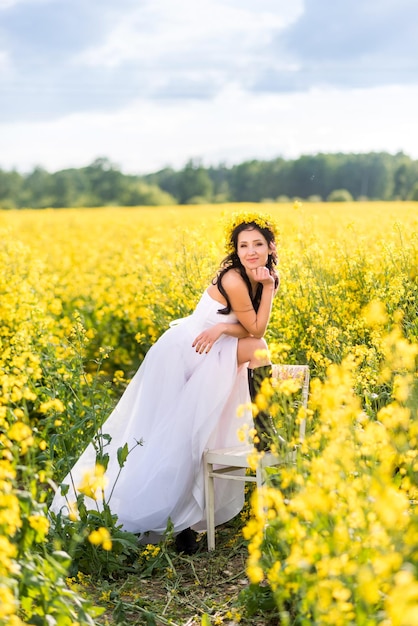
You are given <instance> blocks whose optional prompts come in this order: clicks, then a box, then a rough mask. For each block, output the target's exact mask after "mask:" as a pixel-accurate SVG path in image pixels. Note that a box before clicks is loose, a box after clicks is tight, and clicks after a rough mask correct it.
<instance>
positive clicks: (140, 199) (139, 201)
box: [120, 180, 177, 206]
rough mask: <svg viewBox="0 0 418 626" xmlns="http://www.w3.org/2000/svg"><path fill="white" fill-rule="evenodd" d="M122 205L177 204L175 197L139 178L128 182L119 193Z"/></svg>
mask: <svg viewBox="0 0 418 626" xmlns="http://www.w3.org/2000/svg"><path fill="white" fill-rule="evenodd" d="M120 204H121V205H123V206H169V205H172V204H177V201H176V199H175V198H174V197H173V196H172V195H171V194H169V193H167V192H166V191H163V190H162V189H160V188H159V187H158V186H157V185H149V184H147V183H145V182H143V181H140V180H133V181H131V182H130V183H128V184H127V185H126V187H125V189H124V190H123V192H122V193H121V196H120Z"/></svg>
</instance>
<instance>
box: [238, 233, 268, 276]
mask: <svg viewBox="0 0 418 626" xmlns="http://www.w3.org/2000/svg"><path fill="white" fill-rule="evenodd" d="M269 252H270V249H269V244H268V242H267V239H266V238H265V237H264V235H262V234H261V233H260V231H259V230H257V229H256V228H252V229H249V230H242V231H241V232H240V233H239V235H238V240H237V254H238V257H239V260H240V261H241V263H242V265H243V266H244V268H245V270H246V271H247V273H248V272H249V270H253V269H255V268H257V267H264V266H265V265H267V260H268V255H269Z"/></svg>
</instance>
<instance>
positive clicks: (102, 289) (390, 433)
mask: <svg viewBox="0 0 418 626" xmlns="http://www.w3.org/2000/svg"><path fill="white" fill-rule="evenodd" d="M243 208H244V209H248V211H249V212H255V211H257V212H258V208H260V209H261V212H263V211H264V210H266V211H267V213H268V214H270V215H271V216H272V217H273V219H274V220H275V221H277V223H278V225H279V237H278V252H279V269H280V274H281V287H280V291H279V295H278V297H277V298H276V300H275V302H274V307H273V312H272V318H271V323H270V326H269V330H268V335H267V339H268V341H269V345H270V348H271V353H272V356H273V359H274V360H275V361H281V362H289V363H308V364H309V366H310V369H311V375H312V377H313V378H316V380H314V381H313V383H312V387H311V406H310V409H309V411H308V412H307V413H306V414H303V415H302V414H298V412H297V410H296V411H293V413H292V415H293V417H292V420H290V421H289V420H287V421H286V419H285V416H286V415H287V414H288V412H289V409H290V408H292V407H293V397H294V393H295V391H294V389H293V388H291V386H289V385H290V383H285V384H283V386H282V387H281V389H274V390H273V391H274V393H273V395H272V396H270V400H271V398H273V399H274V398H276V399H277V398H278V397H280V398H281V400H280V402H278V401H276V402H273V407H272V408H273V409H274V411H273V413H274V416H275V418H276V419H277V421H278V424H279V426H280V428H281V430H280V432H281V433H283V434H285V435H286V437H288V441H289V446H290V447H291V449H292V450H293V448H294V447H295V446H297V450H298V453H297V459H296V460H297V464H296V465H295V466H293V465H287V466H284V467H283V468H281V470H280V472H279V473H276V472H274V473H272V474H271V476H270V479H271V480H270V486H269V488H268V489H267V490H266V493H264V494H262V499H261V500H260V502H259V503H258V504H257V501H256V500H254V508H253V514H252V516H251V517H250V520H249V522H248V525H247V526H246V531H245V533H246V537H247V539H248V541H249V563H248V574H249V576H250V579H251V580H252V581H253V583H254V584H255V583H258V582H259V581H267V583H268V584H269V585H270V587H271V589H272V592H273V594H274V598H275V601H276V604H277V606H278V607H279V608H280V611H281V614H282V622H283V623H284V624H285V623H286V620H287V623H289V624H290V623H292V624H302V623H311V622H314V623H318V624H326V623H332V624H344V625H345V624H359V625H360V624H367V625H368V626H373V625H374V624H383V626H389V624H391V625H392V626H393V625H399V626H409V624H411V623H414V622H415V621H416V619H415V617H416V607H417V595H416V584H417V555H416V548H415V546H416V545H417V544H418V537H417V532H416V530H415V529H416V527H417V523H416V522H417V519H416V513H415V509H414V508H413V504H414V503H415V502H416V500H417V475H418V461H417V453H416V450H417V449H418V445H417V444H418V432H417V419H416V411H417V409H416V406H417V403H418V390H417V380H416V357H417V350H416V345H417V342H418V316H417V315H416V312H417V302H416V295H417V288H418V275H417V270H416V268H417V259H418V244H417V225H418V221H417V218H416V214H417V213H416V204H413V203H409V204H408V203H398V204H396V203H393V204H389V203H373V204H361V203H355V204H350V205H347V204H345V205H344V207H341V205H331V204H325V205H301V204H300V203H299V204H298V205H297V207H295V210H292V208H291V206H290V207H289V206H286V205H283V204H280V205H279V204H278V205H274V204H271V205H267V206H266V205H263V206H262V207H258V206H255V205H251V204H249V205H248V206H246V207H242V205H239V207H237V206H228V205H226V206H220V205H218V206H212V207H211V206H201V207H199V209H198V210H197V209H196V208H192V207H178V208H176V209H173V208H168V209H158V210H156V209H154V208H153V209H149V208H138V209H126V208H114V209H101V210H91V209H85V210H59V211H53V210H45V211H26V210H21V211H8V212H2V213H0V230H1V231H2V232H1V235H2V236H1V244H0V270H1V271H0V298H1V306H2V324H1V326H0V348H1V350H0V487H1V489H0V494H1V496H0V599H1V601H0V606H1V607H2V608H1V610H2V611H3V613H1V612H0V623H8V624H13V623H16V624H20V623H21V620H22V621H25V620H27V619H30V617H31V616H32V615H36V611H38V613H39V611H40V610H41V609H40V608H39V606H37V605H36V603H35V602H34V601H32V600H31V599H30V598H32V595H31V593H32V589H33V587H31V585H36V586H37V589H43V588H44V587H45V597H44V600H43V603H44V604H43V606H44V607H46V608H45V611H47V610H49V611H50V613H51V614H54V615H55V616H56V617H57V616H58V615H60V618H62V622H61V623H63V624H64V623H71V620H73V621H74V622H77V621H78V622H79V623H89V620H91V618H90V617H89V616H88V613H91V614H93V609H88V610H87V608H86V606H87V605H83V603H81V604H79V609H77V610H78V611H79V612H78V614H77V615H76V613H74V611H75V610H76V609H74V606H75V604H74V603H77V602H78V600H76V596H77V592H76V591H74V590H72V589H69V588H68V587H67V586H66V583H65V580H66V576H67V574H68V571H69V568H70V567H72V568H73V570H74V568H75V570H76V569H77V567H79V566H81V565H80V564H81V561H80V560H77V559H78V558H79V556H80V555H81V553H82V550H87V549H88V550H90V552H88V554H90V555H94V559H96V558H97V559H98V560H97V561H95V560H94V559H93V560H92V563H93V567H99V569H100V567H103V566H104V565H103V564H105V563H108V564H109V568H115V569H116V571H117V568H118V567H121V568H123V563H124V559H126V553H125V552H124V551H123V550H121V541H122V538H121V537H119V535H118V531H117V520H112V519H110V518H103V517H100V515H99V516H98V517H96V519H95V523H94V524H93V523H92V521H91V518H89V521H88V523H87V524H86V525H85V527H84V530H83V532H82V533H81V534H82V536H83V543H81V544H77V541H76V539H75V536H76V535H77V533H78V532H79V531H80V530H81V526H79V524H80V515H83V511H82V507H78V505H77V503H75V504H73V511H72V513H71V515H70V517H71V518H72V519H69V523H72V524H73V525H74V526H73V527H72V528H73V531H72V532H73V534H71V532H70V535H68V534H67V531H68V528H70V527H65V528H64V527H62V528H61V529H60V527H56V526H53V527H52V528H48V518H47V517H46V508H47V505H48V502H50V499H51V498H52V494H53V489H52V487H51V485H52V484H53V483H52V479H53V480H54V481H55V482H56V483H59V482H60V480H61V479H62V478H63V477H64V476H65V475H66V474H67V472H68V470H69V469H70V467H71V465H72V463H73V462H74V460H75V458H77V456H78V455H79V454H80V452H81V451H82V449H83V448H84V446H85V443H86V441H87V440H91V439H92V437H93V435H94V434H95V433H96V432H97V431H98V430H99V429H100V425H101V424H102V422H103V420H104V419H105V417H106V416H107V415H108V414H109V413H110V410H111V408H112V407H113V405H114V403H115V402H116V400H117V398H118V396H119V395H120V394H121V393H122V391H123V389H124V388H125V386H126V384H127V383H128V382H129V380H130V378H131V376H132V375H133V373H134V372H135V370H136V369H137V367H138V365H139V363H140V362H141V361H142V359H143V357H144V355H145V354H146V352H147V350H148V349H149V347H150V346H151V344H152V343H153V342H154V341H155V339H156V338H157V337H159V336H160V334H161V333H162V332H163V331H164V330H165V329H166V328H167V327H168V324H169V322H170V321H171V320H173V319H175V318H177V317H183V316H185V315H188V314H189V313H190V312H191V311H192V310H193V308H194V306H195V304H196V302H197V300H198V298H199V295H200V293H201V292H202V290H203V289H204V288H205V287H206V285H207V283H208V281H209V280H210V279H211V277H212V276H213V274H214V272H215V271H216V268H217V266H218V264H219V262H220V261H221V259H222V258H223V256H224V254H225V252H224V241H223V220H224V218H226V217H228V216H229V215H230V214H231V213H234V212H235V211H236V210H237V209H238V210H240V211H241V210H242V209H243ZM208 233H209V234H210V238H209V237H208ZM394 320H395V324H393V321H394ZM414 368H415V369H414ZM264 391H265V395H267V397H269V393H270V391H269V390H268V389H265V390H264ZM263 401H264V400H263V397H260V398H259V400H258V402H260V405H261V404H262V403H263ZM293 408H294V407H293ZM293 408H292V410H293ZM303 418H306V420H307V437H306V439H305V442H304V443H303V445H299V441H298V440H297V437H295V438H294V439H292V433H293V429H296V430H297V429H298V424H299V422H300V419H303ZM248 435H249V433H243V437H248ZM256 462H257V459H256V458H255V459H254V463H256ZM99 491H100V490H99ZM255 497H256V496H255ZM411 503H412V504H411ZM79 509H81V513H80V510H79ZM96 513H97V512H96ZM86 519H87V518H86ZM85 521H86V520H85ZM100 529H104V530H102V531H101V533H102V534H100ZM105 530H107V532H108V533H109V537H108V536H107V535H106V536H105V534H104V531H105ZM61 531H62V533H61ZM95 533H98V534H95ZM92 534H93V540H94V541H97V539H98V538H100V542H99V543H96V544H94V543H91V542H90V541H89V539H88V537H89V536H91V535H92ZM69 537H70V539H69ZM110 543H111V544H112V547H111V549H110V550H108V549H107V548H110ZM76 544H77V545H78V548H77V545H76ZM86 546H87V548H86ZM56 548H60V549H61V548H64V549H65V550H70V551H72V554H71V556H72V560H71V559H70V557H69V556H68V555H66V556H65V555H64V554H63V553H62V552H61V551H60V550H57V549H56ZM46 549H47V550H48V559H52V561H51V560H46V558H45V552H44V550H46ZM77 550H79V551H78V552H77ZM118 550H119V552H118ZM77 555H78V556H77ZM159 557H160V555H155V556H152V555H151V557H150V558H151V560H152V559H154V558H155V559H158V558H159ZM145 560H146V559H145ZM162 562H163V563H164V566H166V563H165V562H164V559H162ZM51 563H54V565H51ZM76 564H77V565H76ZM84 566H85V567H87V568H88V564H87V562H85V563H84ZM29 571H32V572H35V574H34V577H33V578H32V579H31V580H32V582H30V579H29V574H28V572H29ZM113 571H115V570H113ZM170 571H172V569H170ZM75 573H76V572H75ZM51 581H54V582H53V583H51ZM51 584H52V586H53V587H54V588H56V590H57V593H56V594H55V595H54V594H53V595H52V596H50V597H49V596H48V597H49V599H47V593H46V588H47V587H48V585H49V587H50V586H51ZM263 584H264V583H263ZM25 585H26V587H25ZM263 589H264V590H265V588H263ZM67 592H68V594H69V595H68V594H67ZM37 593H38V591H37ZM71 594H72V595H71ZM38 595H39V594H38ZM60 612H61V613H60ZM39 614H40V613H39ZM63 616H65V617H63ZM68 616H71V617H68ZM14 620H15V621H14ZM65 620H67V622H66V621H65ZM315 620H316V622H315ZM379 620H380V621H379Z"/></svg>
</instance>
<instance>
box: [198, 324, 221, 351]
mask: <svg viewBox="0 0 418 626" xmlns="http://www.w3.org/2000/svg"><path fill="white" fill-rule="evenodd" d="M223 332H224V324H223V323H222V322H220V323H219V324H215V325H214V326H211V327H210V328H207V329H206V330H204V331H203V332H201V333H200V335H198V336H197V337H196V339H195V340H194V341H193V343H192V348H196V352H198V353H199V354H207V353H208V352H209V350H210V349H211V347H212V346H213V344H214V343H215V341H216V340H217V339H219V337H220V336H221V335H222V334H223Z"/></svg>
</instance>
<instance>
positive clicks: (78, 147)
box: [0, 86, 418, 173]
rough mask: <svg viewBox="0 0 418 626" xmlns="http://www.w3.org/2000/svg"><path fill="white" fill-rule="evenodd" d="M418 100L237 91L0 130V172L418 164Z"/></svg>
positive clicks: (381, 94) (415, 93)
mask: <svg viewBox="0 0 418 626" xmlns="http://www.w3.org/2000/svg"><path fill="white" fill-rule="evenodd" d="M417 101H418V86H416V87H385V88H375V89H370V90H355V91H352V92H349V93H347V92H346V91H339V90H331V89H330V90H326V91H322V90H321V91H319V90H312V91H311V92H309V93H304V94H302V93H299V94H286V95H282V96H280V95H277V94H264V95H261V96H260V95H254V94H253V95H248V94H246V93H244V92H242V91H240V90H237V89H235V88H232V89H229V90H225V91H224V92H223V93H222V95H219V96H218V97H217V98H215V99H214V100H213V101H212V102H211V101H208V100H201V101H197V100H195V101H189V102H187V103H185V102H182V101H171V102H164V103H163V102H160V103H152V102H150V101H147V100H138V101H137V102H135V103H133V104H131V105H130V106H128V107H126V108H125V109H124V110H122V111H120V112H119V113H117V114H100V115H97V114H96V115H93V114H78V115H71V116H67V117H66V118H62V119H61V120H56V121H52V122H50V123H47V122H42V123H37V124H25V125H17V124H15V125H7V126H6V125H5V126H3V127H1V126H0V136H1V137H2V144H3V147H2V151H1V156H0V166H1V167H3V168H6V167H7V168H10V167H13V166H18V167H19V168H20V169H22V168H23V169H24V170H26V171H28V170H30V169H32V167H33V166H34V165H36V164H43V165H44V166H45V167H46V168H47V169H49V170H50V171H56V170H59V169H62V168H64V167H68V166H75V167H80V166H81V165H86V164H88V163H90V162H92V161H93V160H94V159H95V158H97V157H98V156H106V157H108V158H110V159H111V160H112V161H113V162H115V163H116V164H117V165H118V166H119V167H121V168H122V169H123V170H124V171H126V172H133V173H147V172H151V171H155V170H157V169H159V168H162V167H164V166H166V165H171V166H174V167H176V168H180V167H183V165H184V164H185V162H186V161H187V160H188V159H189V158H191V157H196V158H198V157H201V158H203V161H204V163H206V164H207V165H208V164H215V165H216V164H218V163H220V162H222V161H223V162H227V163H229V164H232V163H237V162H240V161H243V160H245V159H251V158H260V159H270V158H274V157H277V156H280V155H282V156H285V157H287V158H293V157H297V156H298V155H299V154H301V153H305V154H308V153H316V152H337V151H341V152H368V151H389V152H393V153H395V152H397V151H401V150H403V151H404V152H406V153H407V154H409V155H410V156H412V157H413V158H418V136H417V134H418V133H417V131H415V130H414V129H415V127H416V124H415V115H416V102H417ZM400 103H401V106H400ZM400 109H401V110H400ZM57 146H58V148H57Z"/></svg>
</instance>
